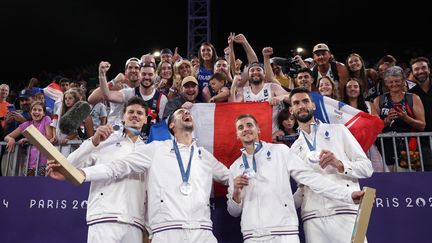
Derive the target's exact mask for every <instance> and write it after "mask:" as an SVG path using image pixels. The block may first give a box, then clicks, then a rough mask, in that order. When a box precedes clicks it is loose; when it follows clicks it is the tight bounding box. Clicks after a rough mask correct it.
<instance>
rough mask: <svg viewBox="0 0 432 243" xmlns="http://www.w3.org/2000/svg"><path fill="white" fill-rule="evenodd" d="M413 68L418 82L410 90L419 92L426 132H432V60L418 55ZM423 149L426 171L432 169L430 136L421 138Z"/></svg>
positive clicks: (413, 61) (412, 65)
mask: <svg viewBox="0 0 432 243" xmlns="http://www.w3.org/2000/svg"><path fill="white" fill-rule="evenodd" d="M410 64H411V70H412V74H413V75H414V78H415V79H416V80H417V82H418V84H417V85H416V86H414V87H413V88H411V89H410V91H409V92H411V93H414V94H417V95H418V96H419V97H420V99H421V101H422V103H423V105H424V110H425V112H424V113H425V119H426V126H425V128H424V130H423V131H424V132H432V105H431V104H432V83H431V79H430V62H429V59H427V58H425V57H418V58H414V59H413V60H411V63H410ZM420 141H421V150H422V155H423V165H424V169H425V171H430V170H432V158H431V150H430V146H429V137H422V138H421V140H420Z"/></svg>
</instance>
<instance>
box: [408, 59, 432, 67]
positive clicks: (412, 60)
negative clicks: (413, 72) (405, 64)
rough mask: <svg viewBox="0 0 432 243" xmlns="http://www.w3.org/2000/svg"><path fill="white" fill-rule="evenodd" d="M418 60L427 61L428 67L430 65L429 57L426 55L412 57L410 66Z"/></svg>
mask: <svg viewBox="0 0 432 243" xmlns="http://www.w3.org/2000/svg"><path fill="white" fill-rule="evenodd" d="M417 62H425V63H427V65H428V67H429V66H430V62H429V59H427V58H426V57H416V58H413V59H411V61H410V67H411V68H412V65H413V64H414V63H417Z"/></svg>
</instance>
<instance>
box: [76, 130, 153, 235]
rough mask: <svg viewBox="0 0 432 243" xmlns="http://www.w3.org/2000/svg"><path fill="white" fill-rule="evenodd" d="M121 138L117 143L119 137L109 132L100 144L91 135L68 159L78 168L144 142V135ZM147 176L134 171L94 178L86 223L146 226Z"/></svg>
mask: <svg viewBox="0 0 432 243" xmlns="http://www.w3.org/2000/svg"><path fill="white" fill-rule="evenodd" d="M120 139H121V141H120V143H119V144H118V145H117V142H118V141H119V138H118V137H116V136H110V137H109V138H108V139H107V140H105V141H103V142H101V143H100V144H99V145H98V146H97V147H95V146H94V145H93V143H92V141H91V139H88V140H86V141H84V142H83V143H82V144H81V146H80V147H79V148H78V149H77V150H75V151H74V152H73V153H71V154H70V155H69V156H68V160H69V161H70V162H71V163H72V164H73V165H74V166H75V167H77V168H85V167H89V166H92V165H100V164H107V163H110V162H111V161H114V160H116V159H119V158H122V157H124V156H126V155H128V154H130V153H132V152H133V151H135V150H136V149H137V148H138V147H140V146H144V142H143V141H142V140H141V139H137V140H136V142H135V143H134V142H133V141H132V140H130V138H129V137H127V136H123V137H122V138H120ZM145 178H146V175H145V173H134V174H131V175H129V176H127V177H125V178H121V179H109V180H101V181H95V182H92V183H91V185H90V191H89V197H88V205H87V224H88V225H92V224H96V223H103V222H121V223H127V224H131V225H135V226H137V227H139V228H141V229H144V226H145V216H146V215H145V213H146V205H145V204H146V182H145Z"/></svg>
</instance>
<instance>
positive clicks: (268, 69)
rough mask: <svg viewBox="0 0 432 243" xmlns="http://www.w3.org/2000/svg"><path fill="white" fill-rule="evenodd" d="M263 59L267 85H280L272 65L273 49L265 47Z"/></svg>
mask: <svg viewBox="0 0 432 243" xmlns="http://www.w3.org/2000/svg"><path fill="white" fill-rule="evenodd" d="M262 54H263V58H264V72H265V78H264V79H265V82H266V83H275V84H279V85H280V82H279V81H278V80H277V79H276V77H275V75H274V73H273V69H272V67H271V64H270V56H271V55H273V48H271V47H264V48H263V50H262Z"/></svg>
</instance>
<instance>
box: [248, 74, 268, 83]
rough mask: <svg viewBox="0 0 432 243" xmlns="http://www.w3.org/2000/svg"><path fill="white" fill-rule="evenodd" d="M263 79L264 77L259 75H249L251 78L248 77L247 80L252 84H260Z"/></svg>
mask: <svg viewBox="0 0 432 243" xmlns="http://www.w3.org/2000/svg"><path fill="white" fill-rule="evenodd" d="M263 80H264V79H263V77H261V76H259V77H258V78H257V77H251V78H250V79H249V81H250V82H251V83H252V84H260V83H261V82H262V81H263Z"/></svg>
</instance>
